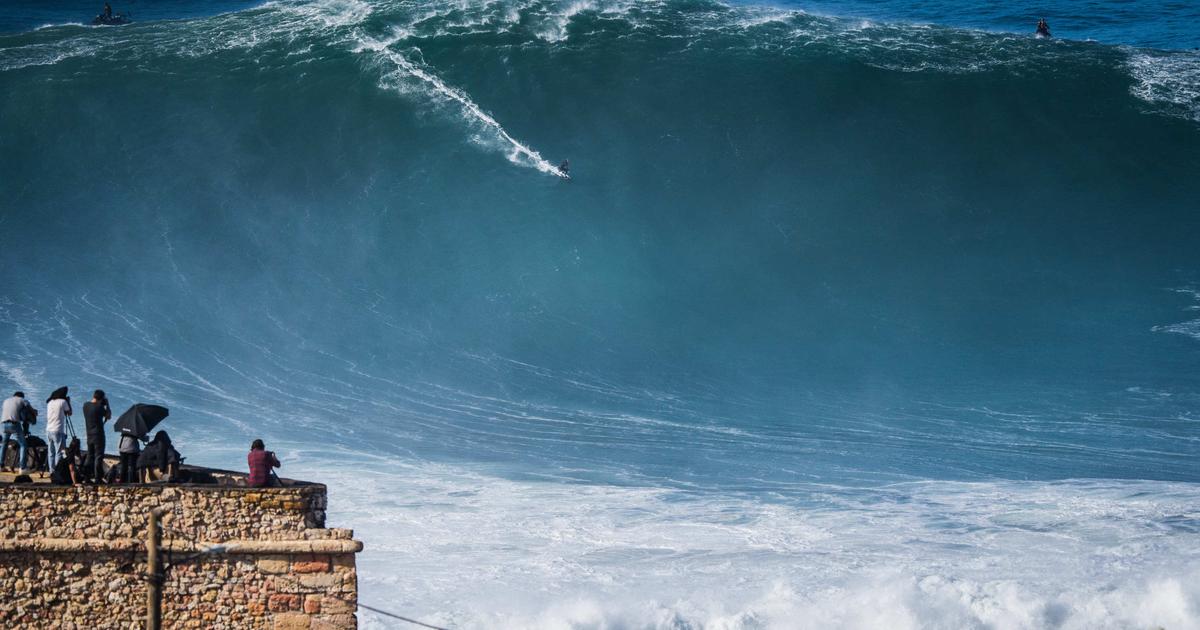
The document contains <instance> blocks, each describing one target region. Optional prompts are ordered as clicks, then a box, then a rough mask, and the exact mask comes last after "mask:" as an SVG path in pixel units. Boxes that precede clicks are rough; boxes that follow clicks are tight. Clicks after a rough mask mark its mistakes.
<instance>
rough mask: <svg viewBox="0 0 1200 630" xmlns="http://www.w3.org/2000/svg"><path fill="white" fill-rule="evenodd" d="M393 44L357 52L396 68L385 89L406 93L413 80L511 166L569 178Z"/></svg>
mask: <svg viewBox="0 0 1200 630" xmlns="http://www.w3.org/2000/svg"><path fill="white" fill-rule="evenodd" d="M391 44H392V42H386V41H379V40H373V39H370V38H364V39H363V40H361V43H360V45H359V46H358V47H357V48H356V49H355V52H366V51H369V52H371V53H373V54H375V55H377V56H378V57H380V58H382V59H386V60H387V61H389V62H390V63H391V64H393V66H394V70H393V71H391V72H388V73H385V75H384V78H385V82H384V83H383V84H382V86H383V87H387V88H392V89H396V90H398V91H400V92H405V91H407V90H405V89H404V85H403V83H402V82H403V81H405V80H408V79H412V80H415V81H417V82H419V85H420V86H421V87H423V88H424V91H425V93H426V94H428V95H431V96H434V97H436V98H439V99H441V100H443V101H445V102H449V103H452V104H454V105H455V106H456V107H457V108H458V110H459V111H460V113H461V115H462V118H463V119H464V120H465V121H466V122H467V123H468V124H470V125H471V126H473V127H476V128H477V129H479V130H480V131H482V132H483V133H482V134H480V133H476V134H474V135H473V136H472V140H473V141H474V142H475V143H476V144H478V145H480V146H483V147H486V148H489V149H495V150H499V151H501V152H503V153H504V155H505V157H506V158H507V159H508V161H509V162H512V163H513V164H516V165H519V166H526V167H530V168H535V169H537V170H539V171H541V172H543V173H546V174H548V175H554V176H556V177H564V178H565V177H566V175H564V174H563V173H562V172H560V171H559V170H558V168H557V167H556V166H555V165H553V164H551V163H550V162H549V161H547V160H546V159H545V158H543V157H542V156H541V154H540V153H538V152H537V151H535V150H534V149H532V148H530V147H529V146H527V145H526V144H524V143H522V142H520V141H519V140H517V139H516V138H514V137H512V135H510V134H509V133H508V131H506V130H505V129H504V127H503V126H501V125H500V123H499V122H497V121H496V119H495V118H493V117H492V116H491V115H490V114H488V113H487V112H485V111H484V110H483V108H481V107H480V106H479V105H478V104H477V103H475V101H473V100H471V98H470V96H468V95H467V93H466V92H463V91H462V90H460V89H458V88H455V87H451V86H450V85H448V84H447V83H446V82H445V81H443V80H442V79H440V78H439V77H438V76H437V75H435V74H433V72H432V71H431V70H428V69H426V68H424V67H422V66H420V65H418V64H416V63H414V62H413V61H410V60H409V59H408V58H407V57H405V56H404V55H403V54H401V53H399V52H396V51H394V50H391V49H390V48H389V46H390V45H391Z"/></svg>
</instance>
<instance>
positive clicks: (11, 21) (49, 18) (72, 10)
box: [0, 0, 262, 33]
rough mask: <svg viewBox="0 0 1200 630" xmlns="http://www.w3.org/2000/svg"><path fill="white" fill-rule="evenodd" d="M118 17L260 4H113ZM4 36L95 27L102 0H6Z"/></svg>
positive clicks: (1, 15) (175, 0) (181, 0)
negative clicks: (66, 27)
mask: <svg viewBox="0 0 1200 630" xmlns="http://www.w3.org/2000/svg"><path fill="white" fill-rule="evenodd" d="M109 4H110V5H111V6H112V9H113V14H114V15H124V16H126V17H128V18H129V19H131V20H135V21H138V22H158V21H162V20H184V19H194V18H200V17H207V16H212V15H217V14H220V13H227V12H229V11H237V10H239V9H245V8H247V7H252V6H255V5H258V4H262V3H261V2H258V1H251V0H214V1H212V2H197V1H196V0H131V1H129V2H122V1H120V0H118V1H116V2H111V1H110V2H109ZM0 11H2V12H0V33H19V32H22V31H31V30H34V29H37V28H44V27H47V26H54V25H91V23H92V19H93V18H95V17H96V16H97V15H99V14H101V13H103V12H104V1H103V0H100V1H99V2H97V1H96V0H6V1H5V2H4V3H3V4H0Z"/></svg>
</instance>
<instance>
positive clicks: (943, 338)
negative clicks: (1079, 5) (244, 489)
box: [0, 0, 1200, 628]
mask: <svg viewBox="0 0 1200 630" xmlns="http://www.w3.org/2000/svg"><path fill="white" fill-rule="evenodd" d="M1197 68H1200V57H1197V56H1196V54H1195V53H1194V52H1186V51H1178V52H1164V51H1154V50H1143V49H1134V48H1129V47H1117V46H1108V45H1101V44H1096V43H1089V42H1070V41H1049V42H1046V41H1038V40H1033V39H1030V38H1026V37H1018V36H1013V35H1006V34H998V33H985V32H979V31H971V30H963V29H953V28H943V27H937V26H920V25H905V24H892V23H876V22H870V21H862V20H844V19H838V18H830V17H823V16H814V15H808V14H805V13H803V12H799V11H785V10H780V9H773V8H762V7H746V6H730V5H726V4H721V3H717V2H710V1H706V0H666V1H661V2H602V1H594V2H547V1H544V0H527V1H521V2H485V3H458V2H448V3H416V2H398V1H391V0H380V1H374V2H363V1H357V0H329V1H321V2H272V3H268V4H265V5H262V6H259V7H256V8H252V9H248V10H243V11H237V12H232V13H226V14H222V15H217V16H213V17H208V18H202V19H192V20H183V21H176V22H146V23H141V24H135V25H132V26H129V27H122V28H120V29H94V28H86V27H79V26H72V25H63V26H55V27H47V28H41V29H38V30H35V31H31V32H27V33H20V34H14V35H4V36H0V173H3V174H4V175H3V177H0V199H2V200H3V201H0V204H2V205H0V209H2V215H0V226H3V228H4V230H5V233H6V234H7V235H8V238H7V239H6V243H5V245H4V247H2V248H0V269H2V270H3V272H2V273H0V279H2V280H3V282H4V286H5V287H6V289H5V291H4V292H3V294H2V295H0V349H2V350H0V385H2V386H4V387H12V388H15V387H20V388H22V389H24V390H26V391H27V392H31V394H33V395H34V397H36V394H37V392H48V391H49V390H50V389H52V388H53V387H55V386H57V385H60V384H63V383H69V384H71V385H72V386H73V387H77V388H80V389H87V388H90V387H94V386H100V387H104V388H105V389H106V390H108V391H109V392H110V394H111V395H112V396H113V398H114V401H115V403H116V404H118V405H119V404H121V403H122V402H133V401H134V400H135V399H136V400H146V401H160V402H165V403H167V404H169V405H170V406H171V407H172V409H173V413H172V422H175V423H176V426H173V427H171V428H172V429H173V430H174V431H176V432H177V433H178V435H177V437H176V441H177V442H179V443H180V444H185V445H188V447H190V449H191V453H190V455H192V457H193V459H194V460H195V459H196V458H199V460H203V461H209V462H211V463H214V464H225V465H228V466H237V465H240V458H241V457H242V456H243V453H242V448H243V443H244V442H248V441H249V439H250V438H252V437H258V436H262V437H264V438H265V439H267V441H268V442H269V443H271V444H274V445H277V446H279V448H280V449H281V452H282V453H284V454H285V460H286V461H285V465H286V466H287V468H288V469H289V471H290V472H291V473H292V474H295V475H297V476H304V475H306V474H307V475H309V476H319V477H321V478H322V479H326V480H329V481H330V483H331V485H332V486H333V489H332V491H331V495H332V499H333V501H334V504H333V506H332V511H333V514H334V518H335V520H336V519H345V521H346V522H347V523H348V524H352V525H355V526H357V527H358V528H359V533H360V535H361V536H363V537H364V538H365V540H366V542H367V552H366V553H365V555H364V559H363V574H362V582H363V583H362V589H363V601H364V602H367V603H372V602H374V603H379V602H381V601H384V602H391V603H393V604H395V605H396V606H403V608H404V610H405V611H408V612H410V613H412V614H414V615H422V616H424V617H425V618H427V619H430V620H434V621H439V622H442V623H447V624H453V625H455V626H456V627H465V628H470V627H479V628H483V627H497V626H502V627H544V628H562V627H579V628H601V627H618V628H643V627H647V628H697V627H705V628H791V627H822V626H828V625H833V626H838V627H863V628H866V627H878V625H879V623H881V620H884V619H887V620H889V621H891V622H893V625H894V627H906V626H905V624H907V627H955V628H959V627H1012V628H1018V627H1080V628H1082V627H1089V628H1095V627H1128V626H1130V625H1145V626H1147V627H1153V626H1155V625H1163V626H1165V627H1172V628H1174V627H1184V628H1186V627H1197V626H1200V617H1197V615H1196V610H1200V593H1197V592H1196V591H1195V590H1194V588H1192V586H1190V585H1194V584H1195V583H1196V579H1195V566H1196V563H1195V552H1194V551H1193V550H1194V549H1195V548H1196V545H1195V542H1196V536H1197V534H1198V531H1197V522H1198V519H1200V516H1198V515H1197V514H1196V513H1195V509H1194V505H1195V500H1194V499H1195V497H1194V495H1195V492H1196V488H1195V482H1196V480H1197V479H1196V468H1195V461H1196V456H1197V455H1198V454H1200V437H1198V436H1197V424H1196V422H1197V421H1196V419H1195V416H1194V409H1195V405H1196V403H1197V401H1198V400H1200V387H1198V385H1200V383H1198V382H1197V377H1196V374H1197V373H1200V372H1198V371H1197V369H1196V368H1197V367H1198V359H1200V354H1198V353H1200V346H1198V345H1197V344H1196V340H1195V338H1194V335H1193V334H1192V333H1191V332H1190V331H1191V329H1192V328H1194V325H1193V324H1194V322H1193V321H1192V320H1194V313H1191V312H1190V309H1192V308H1193V306H1194V304H1193V300H1192V299H1191V297H1192V296H1193V295H1194V292H1195V290H1196V286H1197V283H1198V282H1200V279H1198V278H1197V277H1196V276H1195V270H1196V269H1197V263H1198V262H1200V260H1197V258H1198V255H1197V253H1196V250H1195V247H1194V244H1195V243H1196V242H1198V239H1197V237H1200V222H1198V221H1197V218H1196V215H1195V200H1196V199H1200V181H1198V180H1196V178H1195V177H1194V174H1195V173H1196V172H1198V169H1200V126H1198V124H1197V123H1198V122H1200V101H1197V94H1196V92H1195V81H1194V80H1192V78H1194V77H1195V76H1196V73H1197ZM564 158H570V160H571V163H572V165H573V172H574V173H575V179H574V180H572V181H564V180H562V179H561V178H559V177H557V176H555V173H556V172H555V170H554V167H553V166H552V164H554V163H557V161H559V160H561V159H564ZM1171 333H1186V334H1171ZM4 383H7V384H4ZM185 454H189V453H185ZM297 471H299V472H297ZM367 619H368V621H369V622H370V623H378V624H382V623H383V621H382V620H372V618H370V617H367Z"/></svg>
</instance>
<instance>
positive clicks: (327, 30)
mask: <svg viewBox="0 0 1200 630" xmlns="http://www.w3.org/2000/svg"><path fill="white" fill-rule="evenodd" d="M401 7H403V8H401ZM405 11H410V12H411V9H410V8H408V6H407V5H393V4H389V3H382V2H379V3H369V2H366V1H365V0H318V1H315V2H289V1H286V0H272V1H270V2H266V3H263V4H260V5H255V6H253V7H250V8H247V9H243V10H241V11H235V12H232V13H225V14H220V15H217V16H212V17H207V18H198V19H195V20H189V21H188V22H189V26H188V28H186V29H183V28H179V29H175V28H171V27H170V26H167V27H166V28H167V31H166V32H162V29H157V30H156V32H155V34H154V35H153V38H154V41H153V42H150V43H144V47H145V48H146V49H147V50H145V51H143V52H144V53H145V54H162V53H163V52H164V51H166V52H169V51H170V50H171V48H172V47H174V48H175V49H176V50H177V52H178V54H185V55H188V56H202V55H205V54H208V53H211V52H216V51H221V50H229V49H236V48H247V49H250V48H256V47H259V46H261V45H263V44H265V43H268V42H280V43H283V44H285V45H288V46H293V45H295V42H296V40H297V39H298V38H300V37H305V38H309V39H316V40H322V39H324V40H327V41H330V42H331V43H335V44H337V45H341V46H344V47H348V48H350V49H352V50H358V51H362V50H365V49H368V48H369V49H371V50H372V51H373V52H376V53H379V54H382V55H385V56H388V57H389V58H392V57H393V56H394V55H395V54H397V53H394V52H393V51H394V47H395V46H397V45H401V44H405V43H408V42H411V43H412V44H413V45H415V44H416V43H417V42H418V41H420V40H422V39H428V38H431V37H433V38H436V37H439V34H443V35H449V34H451V33H453V35H454V36H460V35H461V34H462V31H461V30H460V29H462V28H467V27H470V28H473V29H478V28H480V27H487V28H492V29H496V30H498V31H503V32H506V33H510V34H511V33H513V32H515V31H517V30H519V29H520V30H522V32H523V33H524V35H525V36H526V37H528V38H529V39H530V41H531V42H541V43H542V44H543V45H549V46H558V45H565V46H570V45H573V42H572V41H571V30H570V25H571V24H572V23H574V22H575V21H576V20H579V19H585V16H587V15H590V14H596V15H604V16H605V19H621V20H625V21H627V22H629V23H630V24H632V25H633V26H634V27H635V30H636V29H639V28H640V29H647V28H650V29H653V28H655V27H656V24H657V23H658V22H660V21H661V20H662V19H663V18H664V17H668V18H670V19H671V20H672V21H677V22H679V24H677V25H676V27H681V28H682V29H683V31H682V33H684V34H685V35H686V36H687V37H693V38H704V37H706V36H707V35H706V33H713V32H715V33H719V34H725V33H732V34H736V35H739V36H740V38H739V40H730V39H729V38H727V37H722V39H721V41H722V45H730V43H731V41H734V42H739V41H740V43H736V45H739V46H746V47H751V48H753V47H757V46H769V47H771V48H773V49H779V50H783V51H785V53H786V51H787V50H805V49H814V48H815V49H818V50H826V51H828V53H829V54H833V55H844V56H849V57H850V58H853V59H856V60H858V61H860V62H862V63H865V64H868V65H873V66H877V67H880V68H883V69H887V70H892V71H899V72H929V71H933V72H947V73H971V72H978V71H983V70H989V69H995V68H1002V67H1005V66H1014V67H1022V66H1024V65H1026V64H1029V63H1035V62H1036V63H1038V64H1045V63H1046V62H1069V63H1085V64H1095V63H1101V64H1105V65H1108V64H1111V63H1112V61H1109V60H1108V58H1110V57H1112V58H1115V59H1117V62H1116V67H1117V68H1119V69H1120V70H1123V71H1124V72H1127V73H1128V74H1129V75H1130V77H1131V78H1132V80H1133V82H1132V84H1131V86H1130V93H1131V94H1132V95H1133V96H1134V97H1135V98H1137V99H1140V100H1141V101H1143V102H1144V103H1146V104H1147V106H1148V107H1147V109H1148V110H1149V111H1151V112H1153V113H1159V114H1163V115H1167V116H1174V117H1180V118H1185V119H1188V120H1192V121H1195V122H1200V91H1197V89H1196V86H1197V85H1200V54H1197V53H1194V52H1189V51H1169V52H1168V51H1152V50H1144V49H1137V48H1130V47H1114V46H1109V45H1103V44H1094V43H1072V42H1063V41H1057V40H1056V41H1052V42H1048V43H1047V42H1035V41H1033V40H1032V39H1030V38H1028V37H1025V36H1021V37H1017V36H1014V35H1012V34H1004V33H994V32H987V31H980V30H972V29H963V28H950V27H933V26H929V25H920V24H906V23H903V22H893V23H881V22H872V21H863V20H853V19H851V20H848V19H844V18H830V17H824V16H817V15H812V14H809V13H805V12H803V11H799V10H795V9H782V8H774V7H759V6H735V5H728V4H722V3H719V2H713V3H712V5H711V10H707V11H696V10H683V8H682V5H676V4H673V3H672V2H670V1H669V0H666V1H661V2H656V3H650V4H642V3H635V2H629V1H628V0H611V1H609V2H605V1H603V0H577V1H574V2H568V3H564V4H558V3H553V2H546V1H545V0H527V1H524V2H518V3H514V4H512V5H501V4H499V3H486V4H483V5H477V6H468V7H464V6H462V5H460V4H457V3H449V4H443V5H433V6H428V5H427V6H424V7H423V8H422V9H421V11H420V12H419V13H416V14H406V13H405ZM243 18H244V19H243ZM380 21H382V22H383V23H388V24H389V25H390V26H389V29H390V33H389V34H388V35H387V36H383V37H380V36H379V35H364V33H363V32H362V31H364V30H365V31H367V32H370V31H372V30H375V29H376V27H374V26H372V27H366V26H365V25H366V23H367V22H380ZM526 22H528V24H525V23H526ZM239 31H245V32H239ZM95 33H96V32H95V31H94V29H86V30H84V31H82V32H81V31H80V30H78V29H72V30H71V31H68V32H65V33H64V35H63V36H62V37H61V38H59V39H57V40H56V39H46V40H43V41H38V42H35V43H21V42H19V39H18V40H14V39H13V38H10V37H0V73H2V72H6V71H11V70H17V69H21V68H27V67H32V66H52V65H55V64H58V63H60V62H63V61H66V60H70V59H78V58H86V57H92V56H100V55H104V56H107V57H116V58H120V57H121V56H123V55H125V54H126V53H130V54H131V55H132V56H134V57H136V56H139V54H141V53H139V52H138V51H137V50H136V48H137V47H138V46H139V39H138V37H131V36H122V37H111V36H108V35H105V36H100V35H97V34H95ZM6 39H8V40H10V41H14V43H15V45H14V46H12V47H5V46H4V41H5V40H6ZM371 40H373V41H374V43H365V42H369V41H371ZM172 42H174V43H172ZM376 44H378V45H376ZM126 47H133V48H134V49H135V50H133V51H132V52H131V51H129V50H128V49H127V48H126ZM117 50H120V51H121V55H115V51H117ZM1109 51H1116V55H1113V54H1112V53H1111V52H1109ZM1121 60H1123V61H1121ZM392 61H393V62H394V63H396V64H397V65H399V66H401V69H403V70H404V71H406V72H409V73H410V74H412V75H413V76H416V77H417V78H419V79H420V80H422V81H424V82H425V85H426V86H427V87H428V88H429V89H430V90H431V91H432V92H436V93H439V94H441V95H442V97H444V98H449V99H450V100H454V101H458V102H459V104H460V105H461V106H462V107H463V108H464V111H466V112H467V113H468V114H469V118H472V119H473V120H474V121H475V122H476V123H477V124H481V125H483V126H484V127H488V128H492V129H494V130H496V131H495V135H497V136H498V139H497V141H496V142H497V146H499V147H503V148H504V151H505V152H506V154H507V155H508V157H509V159H510V161H513V162H514V163H518V164H519V163H528V164H529V165H531V166H534V167H535V168H536V169H537V170H540V171H542V172H545V173H550V174H558V173H557V170H556V169H554V167H553V166H552V165H551V164H550V163H549V162H548V161H546V160H544V159H542V158H541V156H540V155H536V151H533V150H532V149H531V148H529V147H528V146H526V145H525V144H523V143H521V142H519V141H517V140H515V139H514V138H511V137H509V138H505V137H504V136H505V135H506V134H507V131H505V130H504V129H503V128H502V127H499V125H498V124H492V122H489V121H488V120H487V119H488V118H490V116H488V115H487V114H485V113H483V110H482V109H481V108H479V106H478V105H475V102H474V100H473V99H465V100H460V99H459V98H457V96H464V95H465V93H463V92H461V91H459V90H455V89H453V88H450V87H449V86H448V85H447V84H445V83H444V82H441V80H440V79H437V77H436V73H435V72H434V71H432V70H430V69H421V68H419V67H413V68H406V67H404V65H405V62H406V60H404V61H397V60H396V59H394V58H392ZM422 73H423V74H422ZM439 83H440V84H441V85H440V86H439ZM476 110H478V112H476Z"/></svg>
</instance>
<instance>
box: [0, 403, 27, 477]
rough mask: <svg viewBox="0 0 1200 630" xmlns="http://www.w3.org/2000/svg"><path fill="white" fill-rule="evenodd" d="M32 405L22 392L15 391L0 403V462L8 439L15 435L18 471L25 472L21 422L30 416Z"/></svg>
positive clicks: (6, 447) (23, 437)
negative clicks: (1, 438) (1, 431)
mask: <svg viewBox="0 0 1200 630" xmlns="http://www.w3.org/2000/svg"><path fill="white" fill-rule="evenodd" d="M32 411H33V405H31V404H29V401H28V400H25V393H24V392H16V393H14V394H13V395H12V397H11V398H8V399H6V400H5V401H4V404H3V405H0V424H3V426H4V443H3V445H0V464H3V457H4V455H5V454H7V453H8V440H9V439H10V438H11V437H12V436H14V435H15V436H16V437H17V444H18V445H19V446H20V449H19V450H18V451H17V453H18V454H17V468H18V469H20V472H22V473H24V472H25V427H24V426H22V424H21V423H22V422H25V421H28V419H29V418H31V417H32V415H33V414H32V413H30V412H32Z"/></svg>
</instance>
